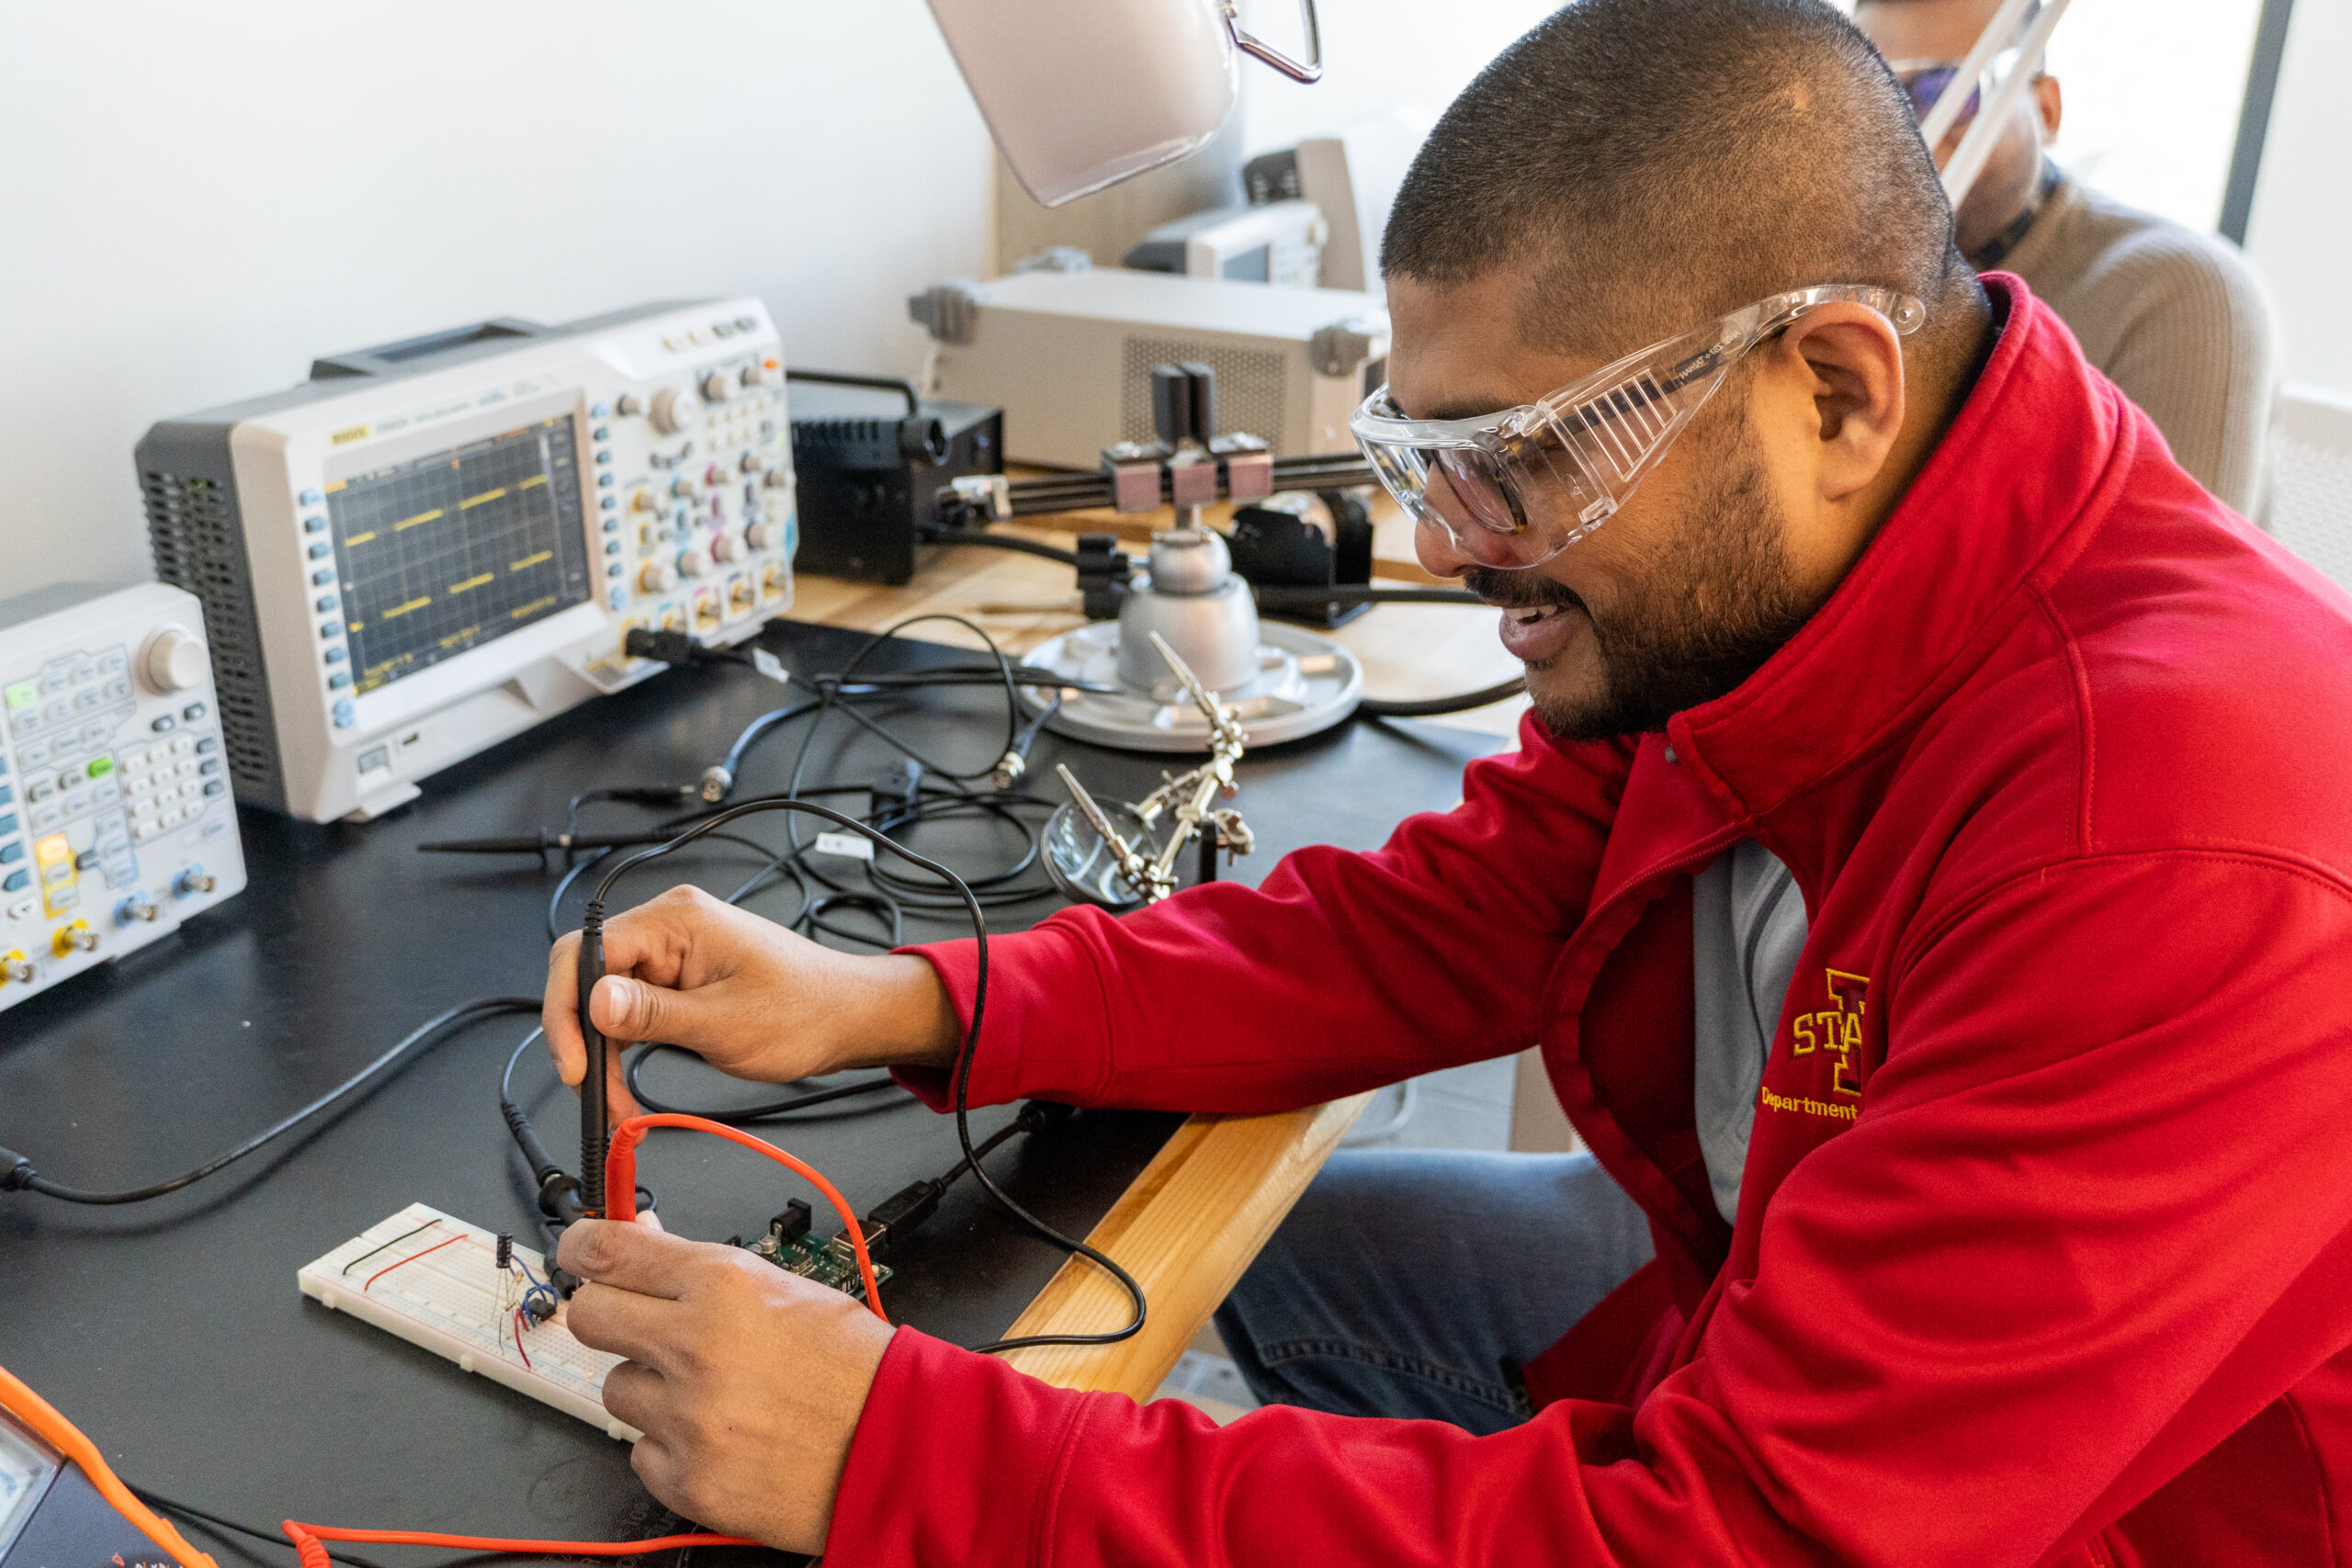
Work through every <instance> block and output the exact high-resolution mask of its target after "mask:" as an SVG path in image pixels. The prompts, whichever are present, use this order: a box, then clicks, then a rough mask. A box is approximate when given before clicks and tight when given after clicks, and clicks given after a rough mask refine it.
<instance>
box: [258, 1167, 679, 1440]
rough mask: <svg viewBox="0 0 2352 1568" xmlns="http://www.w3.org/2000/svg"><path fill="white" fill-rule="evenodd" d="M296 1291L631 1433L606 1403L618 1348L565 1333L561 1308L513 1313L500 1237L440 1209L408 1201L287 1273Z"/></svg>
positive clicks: (621, 1433)
mask: <svg viewBox="0 0 2352 1568" xmlns="http://www.w3.org/2000/svg"><path fill="white" fill-rule="evenodd" d="M515 1258H517V1259H518V1260H519V1261H520V1262H521V1263H522V1264H523V1265H524V1266H525V1267H526V1268H527V1269H530V1271H531V1272H532V1273H533V1274H536V1275H537V1277H538V1278H539V1279H541V1280H545V1279H546V1278H547V1277H548V1270H547V1264H546V1261H545V1259H543V1258H541V1257H540V1256H539V1255H538V1254H537V1253H536V1252H532V1251H529V1250H528V1249H526V1248H525V1247H516V1248H515ZM295 1278H296V1280H297V1281H298V1282H299V1283H300V1285H301V1287H302V1293H303V1294H304V1295H306V1296H309V1297H310V1298H311V1300H313V1301H315V1302H318V1303H320V1304H322V1305H323V1306H326V1307H330V1308H332V1309H334V1311H336V1312H347V1313H349V1314H351V1315H352V1316H354V1317H356V1318H358V1319H360V1320H361V1321H363V1322H366V1323H372V1324H374V1325H376V1326H377V1327H379V1328H381V1329H384V1330H385V1331H387V1332H388V1333H392V1334H397V1335H399V1336H400V1337H401V1338H403V1339H405V1340H407V1341H408V1342H409V1343H410V1344H412V1345H419V1346H422V1347H424V1348H425V1349H427V1350H430V1351H432V1352H433V1353H434V1354H435V1355H436V1356H445V1357H447V1358H448V1359H450V1360H452V1361H455V1362H457V1363H458V1366H459V1367H461V1368H463V1369H464V1370H465V1371H469V1372H478V1373H480V1374H481V1376H483V1377H486V1378H489V1379H490V1380H491V1381H492V1382H499V1383H503V1384H505V1385H506V1386H507V1387H508V1388H511V1389H513V1390H514V1391H515V1393H521V1394H527V1395H528V1396H530V1397H531V1398H533V1399H536V1400H537V1401H538V1402H539V1403H540V1404H551V1405H553V1406H555V1408H557V1409H558V1410H560V1411H562V1412H563V1413H564V1414H565V1415H567V1416H578V1417H579V1418H580V1419H581V1420H582V1421H585V1422H587V1423H588V1424H589V1425H590V1426H592V1427H601V1428H603V1429H604V1430H605V1432H607V1433H609V1434H611V1435H612V1436H614V1437H616V1438H623V1439H626V1440H628V1441H630V1442H634V1441H636V1440H637V1438H639V1436H641V1435H642V1434H640V1433H639V1431H638V1430H637V1428H635V1427H630V1426H628V1425H627V1424H626V1423H624V1422H620V1421H616V1420H615V1419H614V1418H613V1417H612V1416H609V1415H607V1414H606V1413H605V1373H606V1372H607V1371H611V1370H612V1368H613V1367H614V1366H616V1364H618V1362H619V1361H620V1358H619V1357H618V1356H608V1355H606V1354H605V1353H604V1352H603V1351H601V1350H591V1349H590V1348H588V1347H586V1346H585V1345H582V1343H580V1341H579V1340H577V1339H574V1338H573V1337H571V1330H570V1329H568V1328H566V1327H565V1326H564V1324H563V1316H562V1314H561V1313H560V1311H559V1313H558V1314H557V1315H556V1316H554V1317H552V1318H549V1319H548V1321H547V1322H545V1323H541V1324H536V1325H535V1324H532V1323H531V1322H530V1321H529V1320H528V1319H527V1318H518V1316H517V1314H516V1308H517V1305H518V1303H519V1299H520V1294H521V1292H520V1290H519V1288H518V1277H517V1276H515V1275H514V1274H511V1273H510V1274H507V1275H505V1276H503V1277H502V1275H501V1272H500V1270H499V1268H498V1238H497V1237H496V1236H494V1235H492V1234H491V1233H490V1232H488V1231H486V1230H483V1229H482V1228H481V1226H479V1225H469V1224H466V1223H465V1222H464V1221H463V1220H455V1219H451V1218H450V1217H449V1216H448V1215H447V1214H445V1213H441V1212H440V1211H439V1210H438V1209H434V1208H428V1207H427V1206H426V1205H424V1204H423V1203H411V1204H410V1205H409V1206H408V1207H407V1208H405V1209H402V1210H401V1212H400V1213H397V1214H394V1215H393V1216H392V1217H391V1218H390V1219H388V1220H386V1221H385V1222H384V1223H383V1224H379V1225H371V1226H369V1227H368V1230H367V1231H366V1232H365V1233H363V1234H362V1235H357V1236H355V1237H354V1238H353V1239H351V1240H349V1241H346V1242H345V1243H344V1244H343V1245H342V1246H341V1247H336V1248H335V1249H334V1251H333V1252H330V1253H328V1254H327V1255H326V1256H325V1257H324V1258H320V1259H319V1260H318V1261H317V1262H315V1263H311V1264H310V1265H308V1266H306V1267H305V1268H304V1269H302V1270H301V1272H300V1273H299V1274H297V1275H296V1276H295Z"/></svg>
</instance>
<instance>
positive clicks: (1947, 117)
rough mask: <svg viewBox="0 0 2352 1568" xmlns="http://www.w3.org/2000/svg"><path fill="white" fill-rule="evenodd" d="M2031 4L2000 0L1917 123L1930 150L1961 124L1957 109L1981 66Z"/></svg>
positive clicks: (1981, 74)
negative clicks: (1953, 71) (1957, 66)
mask: <svg viewBox="0 0 2352 1568" xmlns="http://www.w3.org/2000/svg"><path fill="white" fill-rule="evenodd" d="M2032 4H2033V0H2002V5H2001V8H2000V9H1999V10H1997V11H1996V12H1994V13H1993V19H1992V21H1991V22H1990V23H1989V24H1987V25H1986V27H1985V31H1984V34H1983V36H1981V37H1980V38H1978V39H1977V40H1976V47H1975V48H1974V49H1972V50H1970V51H1968V58H1967V59H1966V60H1965V61H1963V62H1962V63H1961V67H1960V71H1959V73H1958V74H1957V75H1955V76H1953V77H1952V79H1951V85H1950V86H1948V87H1946V88H1945V89H1944V92H1943V96H1941V97H1939V98H1938V99H1937V100H1936V107H1934V108H1931V109H1929V110H1928V117H1927V118H1925V119H1923V120H1921V121H1920V122H1919V137H1920V140H1922V141H1925V142H1927V144H1928V150H1929V151H1930V152H1933V151H1934V150H1935V149H1936V148H1938V147H1940V146H1942V145H1943V141H1944V138H1945V137H1947V136H1950V135H1951V128H1952V127H1953V126H1955V125H1957V124H1959V123H1960V111H1961V109H1962V107H1964V106H1965V105H1966V104H1967V102H1968V96H1969V95H1970V94H1971V93H1973V92H1974V91H1976V84H1977V83H1978V82H1979V81H1981V80H1982V79H1983V78H1984V75H1985V67H1986V66H1988V65H1990V64H1992V63H1993V57H1994V56H1995V55H1996V54H1998V53H2000V52H2001V50H2002V47H2003V46H2004V45H2005V44H2006V43H2007V41H2008V40H2009V39H2013V38H2015V37H2017V36H2018V25H2019V24H2020V23H2022V22H2023V21H2024V20H2025V13H2026V7H2027V6H2030V5H2032ZM1979 118H1991V117H1990V116H1989V115H1986V116H1980V117H1979Z"/></svg>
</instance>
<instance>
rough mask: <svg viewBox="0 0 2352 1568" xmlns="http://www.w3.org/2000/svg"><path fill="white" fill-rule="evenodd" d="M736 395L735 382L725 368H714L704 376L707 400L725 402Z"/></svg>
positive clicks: (703, 389) (704, 393)
mask: <svg viewBox="0 0 2352 1568" xmlns="http://www.w3.org/2000/svg"><path fill="white" fill-rule="evenodd" d="M734 395H735V383H734V381H733V380H732V379H731V378H729V376H728V374H727V372H726V371H724V370H714V371H712V372H711V373H710V374H709V375H707V376H706V377H704V378H702V396H703V400H704V401H705V402H711V403H723V402H725V401H726V400H728V399H729V398H730V397H732V396H734Z"/></svg>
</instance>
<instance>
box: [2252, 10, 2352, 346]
mask: <svg viewBox="0 0 2352 1568" xmlns="http://www.w3.org/2000/svg"><path fill="white" fill-rule="evenodd" d="M2346 62H2352V5H2346V4H2345V0H2301V4H2300V5H2298V6H2296V7H2295V17H2294V25H2293V26H2292V27H2291V28H2290V29H2289V31H2288V35H2287V59H2286V64H2285V66H2284V68H2283V69H2282V70H2281V71H2280V73H2279V76H2278V100H2277V102H2276V103H2275V104H2273V106H2272V107H2271V114H2270V140H2269V141H2268V142H2267V144H2266V145H2265V147H2264V152H2263V160H2262V183H2261V184H2260V185H2259V186H2256V189H2255V197H2254V219H2253V221H2252V222H2250V223H2249V224H2248V225H2247V226H2246V254H2249V255H2251V256H2252V257H2254V260H2255V265H2257V266H2259V267H2261V268H2262V270H2263V273H2264V275H2265V276H2267V277H2268V278H2269V280H2270V288H2271V291H2272V292H2273V293H2274V294H2275V295H2276V296H2277V297H2278V313H2279V316H2280V319H2281V320H2282V321H2283V322H2284V324H2285V328H2286V332H2285V336H2284V337H2283V339H2282V340H2281V343H2282V346H2283V347H2284V349H2285V351H2286V353H2285V365H2284V370H2285V373H2286V377H2287V378H2288V379H2289V380H2290V381H2311V382H2315V383H2317V384H2318V385H2320V386H2323V387H2333V388H2335V389H2336V390H2337V391H2340V392H2352V289H2347V288H2346V280H2347V279H2352V265H2347V264H2352V164H2347V163H2346V150H2347V149H2352V98H2347V97H2346V94H2345V91H2344V67H2345V65H2346Z"/></svg>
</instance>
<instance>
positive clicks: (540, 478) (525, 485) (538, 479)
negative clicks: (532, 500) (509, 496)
mask: <svg viewBox="0 0 2352 1568" xmlns="http://www.w3.org/2000/svg"><path fill="white" fill-rule="evenodd" d="M547 482H548V477H547V475H545V474H533V475H532V476H531V477H530V478H529V479H525V480H524V481H523V482H522V483H521V484H519V485H516V486H515V489H516V490H528V489H530V488H531V487H532V486H533V485H543V484H545V483H547Z"/></svg>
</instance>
